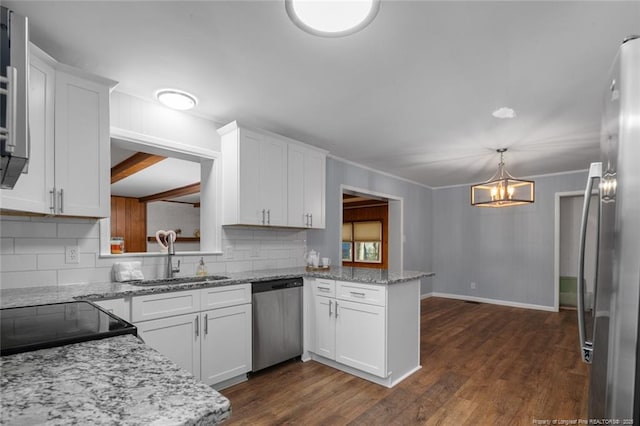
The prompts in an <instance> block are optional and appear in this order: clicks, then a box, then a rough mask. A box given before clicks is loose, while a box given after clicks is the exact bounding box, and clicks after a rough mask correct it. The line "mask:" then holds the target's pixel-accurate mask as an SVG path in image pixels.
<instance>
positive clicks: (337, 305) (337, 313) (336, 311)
mask: <svg viewBox="0 0 640 426" xmlns="http://www.w3.org/2000/svg"><path fill="white" fill-rule="evenodd" d="M336 318H338V301H337V300H336Z"/></svg>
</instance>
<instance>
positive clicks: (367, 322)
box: [303, 278, 420, 387]
mask: <svg viewBox="0 0 640 426" xmlns="http://www.w3.org/2000/svg"><path fill="white" fill-rule="evenodd" d="M305 286H307V288H306V290H305V297H307V298H309V302H308V303H305V307H306V312H305V318H306V320H307V321H308V322H309V326H308V327H307V328H306V333H308V334H309V336H308V337H307V338H306V339H305V342H306V345H307V346H306V348H305V351H306V355H304V356H303V359H304V358H306V359H313V360H316V361H318V362H321V363H324V364H327V365H330V366H332V367H335V368H338V369H341V370H343V371H346V372H348V373H351V374H354V375H357V376H359V377H362V378H365V379H367V380H370V381H372V382H374V383H378V384H381V385H383V386H387V387H392V386H394V385H396V384H397V383H399V382H400V381H402V380H403V379H404V378H406V377H407V376H409V375H410V374H412V373H413V372H415V371H417V370H418V369H419V368H420V281H419V280H415V281H408V282H405V283H396V284H392V285H371V284H363V283H353V282H344V281H332V280H326V279H314V278H309V279H307V278H305Z"/></svg>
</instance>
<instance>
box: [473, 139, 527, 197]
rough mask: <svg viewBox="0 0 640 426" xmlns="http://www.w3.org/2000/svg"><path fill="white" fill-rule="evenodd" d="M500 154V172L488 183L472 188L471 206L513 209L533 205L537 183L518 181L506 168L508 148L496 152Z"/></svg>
mask: <svg viewBox="0 0 640 426" xmlns="http://www.w3.org/2000/svg"><path fill="white" fill-rule="evenodd" d="M496 151H497V152H498V153H499V154H500V163H498V171H497V172H496V174H495V175H493V177H492V178H491V179H489V180H488V181H486V182H483V183H479V184H477V185H472V186H471V205H472V206H475V207H511V206H520V205H523V204H532V203H533V197H534V192H535V182H533V181H532V180H522V179H516V178H514V177H513V176H511V175H510V174H509V172H507V171H506V169H505V168H504V158H503V157H504V153H505V152H507V148H500V149H497V150H496Z"/></svg>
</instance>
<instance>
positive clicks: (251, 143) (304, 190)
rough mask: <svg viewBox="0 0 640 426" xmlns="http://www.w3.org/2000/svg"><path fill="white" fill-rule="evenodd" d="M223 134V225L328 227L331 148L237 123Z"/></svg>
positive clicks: (231, 125)
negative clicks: (326, 195)
mask: <svg viewBox="0 0 640 426" xmlns="http://www.w3.org/2000/svg"><path fill="white" fill-rule="evenodd" d="M218 133H219V134H220V135H221V146H222V176H223V178H222V179H223V182H222V186H223V225H259V226H280V227H287V226H289V227H296V228H310V227H314V228H323V227H324V190H325V182H324V179H325V163H326V152H325V151H320V150H317V149H313V148H310V147H309V148H307V147H306V146H305V145H303V144H300V143H297V142H294V141H291V140H289V139H287V138H285V137H283V136H279V135H275V134H271V133H268V132H263V131H260V130H255V129H248V128H246V127H244V126H240V125H238V123H237V122H235V121H234V122H232V123H230V124H228V125H226V126H224V127H222V128H220V129H219V130H218ZM312 221H315V222H313V224H312ZM312 225H313V226H312Z"/></svg>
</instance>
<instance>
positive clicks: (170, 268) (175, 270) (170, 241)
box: [167, 236, 180, 278]
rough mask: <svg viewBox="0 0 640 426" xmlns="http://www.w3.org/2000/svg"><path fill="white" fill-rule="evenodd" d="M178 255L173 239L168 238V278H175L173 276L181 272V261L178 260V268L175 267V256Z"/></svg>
mask: <svg viewBox="0 0 640 426" xmlns="http://www.w3.org/2000/svg"><path fill="white" fill-rule="evenodd" d="M175 254H176V250H175V248H174V247H173V238H171V236H168V237H167V278H173V274H177V273H178V272H180V260H178V266H176V267H175V268H174V267H173V259H172V258H173V256H174V255H175Z"/></svg>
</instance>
